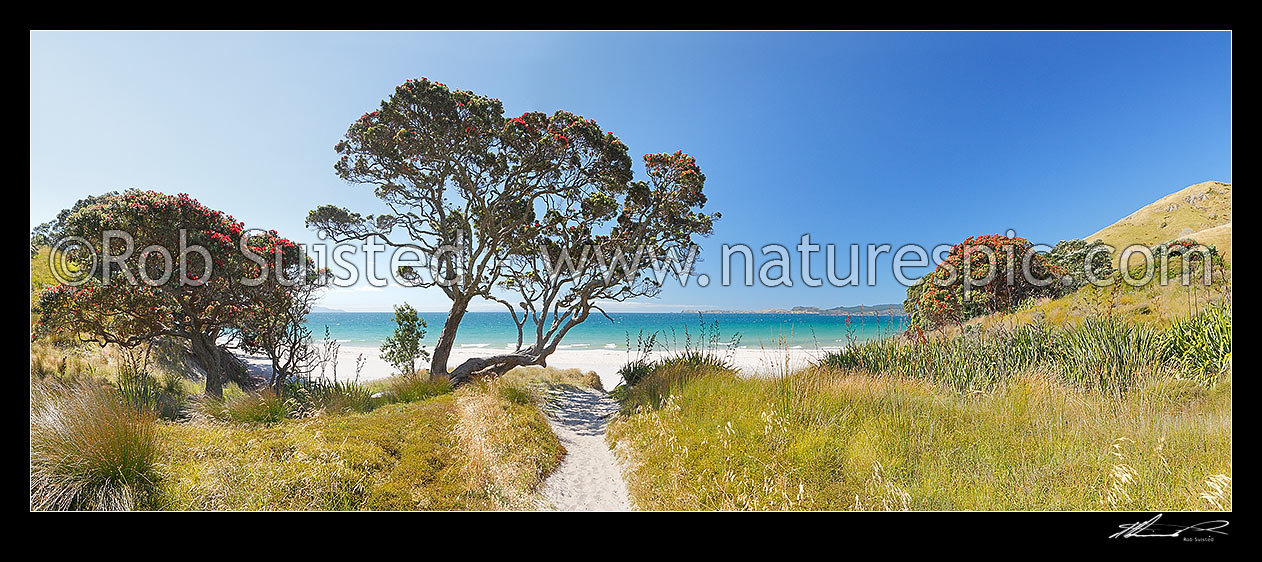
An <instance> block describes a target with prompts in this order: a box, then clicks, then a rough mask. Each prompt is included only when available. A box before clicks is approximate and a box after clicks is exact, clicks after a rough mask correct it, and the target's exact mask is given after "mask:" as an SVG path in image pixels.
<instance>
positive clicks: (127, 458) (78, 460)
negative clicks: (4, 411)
mask: <svg viewBox="0 0 1262 562" xmlns="http://www.w3.org/2000/svg"><path fill="white" fill-rule="evenodd" d="M30 423H31V507H32V508H33V509H39V510H67V509H88V510H129V509H133V508H137V507H145V506H147V505H148V504H149V503H150V502H151V501H152V500H153V498H154V496H155V495H156V491H157V489H158V486H159V483H160V476H159V472H158V471H157V469H156V467H155V461H156V460H157V458H158V457H159V455H160V447H159V441H158V439H157V436H156V421H155V418H154V415H153V413H152V412H150V411H147V410H138V409H136V408H133V407H132V406H131V405H130V404H128V403H126V401H125V399H124V398H123V397H121V396H120V395H119V394H118V393H117V392H116V391H115V390H114V389H112V388H109V387H107V386H103V385H101V384H99V383H95V382H92V381H81V382H76V383H58V382H40V381H35V382H32V386H31V422H30Z"/></svg>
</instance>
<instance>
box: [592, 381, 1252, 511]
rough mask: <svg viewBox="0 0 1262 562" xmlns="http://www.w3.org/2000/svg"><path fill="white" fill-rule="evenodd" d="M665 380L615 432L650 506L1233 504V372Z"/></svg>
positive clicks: (642, 499) (637, 497)
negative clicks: (1100, 379) (1205, 378)
mask: <svg viewBox="0 0 1262 562" xmlns="http://www.w3.org/2000/svg"><path fill="white" fill-rule="evenodd" d="M658 376H659V374H654V375H653V378H656V377H658ZM660 376H661V377H663V378H671V379H672V380H673V381H675V382H671V383H670V384H669V385H667V384H665V383H661V384H662V388H667V387H668V388H669V390H668V391H665V392H663V391H661V390H658V391H654V392H653V393H652V395H653V396H661V395H663V394H664V395H665V398H663V399H662V400H661V401H660V403H658V404H656V405H654V404H653V403H652V401H642V402H640V403H639V404H640V405H639V406H637V407H636V408H635V409H634V410H633V411H632V412H630V413H626V414H624V415H623V416H621V417H620V418H619V419H618V420H616V421H615V422H614V423H613V424H611V426H610V430H609V431H610V440H611V443H613V444H614V446H615V451H616V453H617V454H618V455H619V456H620V457H621V458H622V459H623V460H624V462H625V465H626V466H627V467H628V468H627V472H626V476H627V478H628V485H629V487H630V491H631V495H632V499H633V501H634V503H635V504H636V505H637V506H638V507H640V508H643V509H686V510H691V509H864V510H872V509H878V510H879V509H923V510H929V509H941V510H1003V509H1012V510H1030V509H1039V510H1060V509H1065V510H1096V509H1142V510H1181V509H1193V510H1195V509H1230V507H1231V497H1230V478H1231V400H1230V395H1231V394H1230V388H1231V381H1230V375H1229V374H1228V375H1226V376H1225V377H1224V378H1222V379H1220V380H1219V381H1218V383H1217V384H1215V385H1212V386H1206V385H1204V384H1199V383H1196V382H1193V381H1188V380H1180V379H1171V378H1162V377H1144V378H1142V379H1140V380H1137V381H1136V384H1135V385H1133V387H1132V388H1131V389H1130V390H1129V391H1127V392H1125V393H1122V394H1120V395H1114V394H1110V393H1101V392H1086V391H1082V390H1079V389H1077V388H1073V387H1071V386H1069V385H1067V384H1066V383H1065V382H1064V381H1062V380H1061V379H1060V377H1058V376H1055V375H1052V374H1048V373H1041V372H1037V371H1035V372H1031V373H1030V374H1027V375H1025V376H1021V377H1015V378H1011V379H1009V380H1007V381H1006V382H1005V383H1004V384H1000V385H996V386H995V387H993V388H992V389H991V390H990V391H988V392H964V393H961V392H958V391H955V390H952V389H950V388H948V387H943V386H941V385H938V384H933V383H931V382H929V381H926V380H913V379H909V378H904V377H896V376H885V377H872V376H866V375H862V374H857V373H847V372H842V371H837V370H833V369H828V368H823V367H816V368H813V369H808V370H805V371H801V372H798V373H795V374H792V375H790V376H787V377H777V378H771V379H766V378H764V379H747V378H740V377H736V376H733V375H732V374H731V373H722V372H711V373H697V374H694V375H692V376H684V377H681V376H680V374H679V373H661V374H660ZM642 384H654V382H653V380H652V378H650V379H649V380H648V381H646V382H645V383H642ZM641 392H646V393H647V391H638V390H635V389H632V392H631V393H630V395H631V397H633V398H634V397H635V396H637V395H639V394H640V393H641Z"/></svg>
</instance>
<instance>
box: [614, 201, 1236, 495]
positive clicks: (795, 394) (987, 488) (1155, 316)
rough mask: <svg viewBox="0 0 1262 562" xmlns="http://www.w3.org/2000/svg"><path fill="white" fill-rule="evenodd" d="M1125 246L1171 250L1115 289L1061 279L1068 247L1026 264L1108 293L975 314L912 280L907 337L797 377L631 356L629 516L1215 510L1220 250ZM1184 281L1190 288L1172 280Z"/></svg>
mask: <svg viewBox="0 0 1262 562" xmlns="http://www.w3.org/2000/svg"><path fill="white" fill-rule="evenodd" d="M1198 185H1200V186H1201V187H1204V186H1205V185H1206V184H1198ZM1211 188H1212V189H1216V190H1219V191H1221V190H1223V189H1226V190H1229V189H1230V186H1229V185H1227V184H1213V185H1212V186H1211ZM1189 189H1190V190H1195V189H1200V187H1198V186H1193V187H1192V188H1189ZM1185 191H1187V190H1185ZM1215 192H1216V193H1217V191H1215ZM1228 192H1229V191H1228ZM1180 193H1182V192H1180ZM1182 197H1183V196H1180V198H1182ZM1186 197H1189V198H1192V199H1195V201H1205V200H1207V199H1208V200H1210V201H1211V202H1212V201H1214V199H1212V198H1210V196H1208V195H1207V196H1205V197H1204V198H1200V199H1196V198H1195V197H1193V196H1192V195H1187V196H1186ZM1197 197H1199V195H1198V196H1197ZM1167 199H1168V198H1167ZM1162 201H1165V199H1163V200H1162ZM1159 203H1160V202H1159ZM1229 209H1230V207H1229V206H1228V207H1227V211H1229ZM1170 210H1171V211H1174V210H1177V209H1176V208H1173V207H1172V208H1170ZM1219 213H1222V214H1221V215H1216V216H1223V217H1225V216H1226V215H1225V213H1226V212H1225V211H1222V210H1221V209H1220V210H1219ZM1210 214H1214V213H1210ZM1148 216H1151V215H1148ZM1183 218H1184V219H1186V217H1183ZM1226 226H1227V228H1230V223H1227V225H1226ZM1154 228H1155V229H1160V228H1162V227H1155V225H1144V224H1142V223H1138V222H1136V221H1135V220H1134V216H1132V217H1130V218H1129V220H1128V222H1126V225H1125V231H1126V232H1131V233H1135V232H1146V231H1148V230H1154ZM1212 228H1217V227H1211V229H1212ZM1101 232H1103V233H1104V234H1106V235H1108V234H1110V233H1113V232H1115V230H1110V229H1105V230H1103V231H1101ZM1091 238H1092V239H1095V238H1094V237H1091ZM974 240H976V239H974ZM982 240H983V245H987V246H990V247H991V248H992V249H999V248H997V246H998V247H1002V246H1003V245H1005V244H1010V245H1013V246H1024V244H1023V243H1022V241H1020V240H1012V239H1005V238H1003V237H984V238H983V239H982ZM1119 240H1126V238H1110V241H1111V242H1112V243H1114V244H1116V243H1118V242H1119ZM990 242H993V243H990ZM1141 243H1144V244H1151V245H1153V248H1152V251H1153V254H1154V255H1158V256H1160V255H1166V256H1168V257H1170V259H1169V260H1168V261H1166V262H1164V263H1161V264H1160V265H1158V267H1157V268H1156V269H1157V271H1155V272H1153V275H1151V276H1150V277H1147V278H1144V276H1143V275H1139V273H1142V272H1137V271H1130V270H1128V271H1126V273H1127V274H1135V275H1131V277H1132V278H1135V279H1144V281H1143V282H1141V283H1126V282H1123V281H1122V280H1121V275H1122V274H1123V272H1122V271H1121V270H1119V269H1118V268H1117V267H1115V266H1116V265H1117V262H1110V261H1100V260H1086V259H1082V260H1080V261H1078V264H1077V268H1076V269H1070V268H1068V267H1066V265H1068V264H1070V263H1072V259H1071V258H1080V257H1085V254H1086V251H1087V250H1089V249H1090V248H1092V247H1094V246H1096V245H1098V244H1100V243H1099V242H1085V241H1083V240H1077V241H1069V242H1063V243H1061V244H1058V245H1057V246H1056V247H1055V248H1054V249H1053V251H1052V252H1050V253H1049V254H1047V255H1045V256H1043V259H1044V260H1045V265H1044V267H1046V268H1047V272H1048V273H1055V274H1057V275H1065V274H1068V275H1070V276H1076V275H1080V274H1082V273H1083V271H1085V270H1087V269H1091V270H1092V273H1093V274H1097V275H1098V276H1100V277H1101V278H1106V279H1108V278H1111V279H1113V280H1115V281H1117V282H1115V283H1113V284H1111V285H1108V286H1105V287H1099V286H1095V285H1092V284H1083V283H1067V284H1058V285H1053V286H1050V288H1049V289H1047V290H1046V291H1042V290H1032V291H1029V292H1027V293H1025V294H1022V295H1020V296H1018V295H1016V294H1012V293H1005V292H1002V291H999V290H992V289H990V288H987V287H984V286H983V287H982V288H981V291H979V293H981V296H982V300H981V301H980V302H979V303H977V304H975V305H973V308H972V309H970V308H968V307H965V306H960V303H961V302H963V300H962V299H961V298H960V297H962V293H963V288H962V287H960V286H958V285H957V286H948V287H947V288H946V289H944V290H942V291H940V292H938V293H937V294H930V295H926V294H925V293H926V291H925V286H924V285H918V286H914V287H912V288H910V289H909V290H908V302H907V303H906V304H905V307H906V308H907V309H908V311H909V312H910V313H911V315H912V318H911V320H912V327H911V329H909V330H907V331H906V332H904V333H903V334H901V335H899V336H896V337H888V338H882V339H876V340H870V341H864V342H851V343H850V345H848V346H846V347H844V348H843V349H841V350H839V351H836V352H833V353H829V354H826V355H824V356H822V357H821V358H820V359H819V360H818V361H817V362H816V364H815V365H813V366H812V367H810V368H807V369H802V370H793V369H789V368H788V367H787V365H788V361H787V359H786V361H785V362H784V365H785V368H783V369H780V370H778V372H776V373H774V376H770V377H748V376H742V375H741V373H739V372H738V371H737V370H736V369H734V368H733V367H732V366H731V365H730V364H729V363H728V362H727V361H725V359H724V355H723V353H722V352H721V351H722V350H721V349H716V348H714V347H713V346H708V347H707V346H702V347H701V348H700V349H696V348H694V349H691V350H690V352H689V353H682V354H673V355H671V354H668V355H667V356H666V357H665V358H662V359H659V360H657V361H653V362H645V361H638V362H636V361H633V362H632V363H630V364H629V365H628V366H627V367H625V368H624V372H625V374H624V378H626V380H627V381H628V383H627V384H626V385H624V386H622V387H619V388H618V389H616V390H615V391H614V395H615V396H617V397H618V398H619V399H620V400H621V401H622V404H623V408H624V410H623V415H622V416H620V417H619V419H618V420H616V421H615V423H613V424H612V426H611V428H610V433H609V440H610V444H611V446H612V447H613V448H614V450H615V451H616V452H617V454H618V455H619V457H620V458H621V459H622V460H623V462H624V469H625V471H626V472H625V474H626V478H627V481H628V486H629V488H630V492H631V497H632V501H633V502H634V503H635V504H636V506H637V507H639V508H641V509H860V510H907V509H930V510H957V509H969V510H975V509H1001V510H1028V509H1045V510H1098V509H1123V510H1230V509H1231V507H1232V504H1231V473H1232V470H1231V380H1232V377H1231V373H1232V352H1231V349H1232V348H1231V264H1230V261H1229V259H1226V258H1225V256H1227V255H1229V254H1228V253H1227V252H1220V251H1219V250H1218V249H1217V247H1216V246H1210V245H1203V244H1199V243H1198V241H1196V240H1194V239H1190V238H1188V237H1186V236H1183V237H1178V238H1173V239H1170V238H1166V239H1161V238H1155V239H1154V238H1146V239H1144V240H1143V241H1142V242H1141ZM1227 243H1228V244H1229V243H1230V239H1229V238H1228V239H1227ZM959 248H960V247H959V246H957V250H958V249H959ZM1192 248H1196V249H1198V250H1200V251H1199V252H1192V253H1190V252H1188V251H1187V250H1190V249H1192ZM953 253H954V252H953ZM1001 253H1002V252H1001ZM956 255H958V256H960V257H961V258H963V257H964V256H965V255H966V254H964V253H963V252H959V253H956ZM1016 255H1020V254H1019V253H1017V254H1016ZM1106 259H1107V258H1106ZM955 263H956V266H957V267H959V269H960V270H962V271H963V270H965V267H968V266H971V265H975V264H969V265H968V266H966V265H964V264H963V263H960V260H957V261H956V262H955ZM1159 263H1160V262H1159ZM974 271H976V269H974ZM1184 274H1188V275H1187V276H1186V279H1188V280H1189V281H1190V282H1189V283H1187V284H1183V283H1179V282H1177V280H1178V279H1181V278H1185V277H1184ZM975 279H979V280H980V279H982V277H975ZM1168 280H1175V282H1170V283H1167V282H1166V281H1168ZM974 289H975V288H974ZM956 299H959V300H956ZM926 309H929V310H926ZM782 351H783V352H784V353H785V354H786V357H787V352H788V350H787V349H785V350H782ZM627 375H631V376H630V377H627Z"/></svg>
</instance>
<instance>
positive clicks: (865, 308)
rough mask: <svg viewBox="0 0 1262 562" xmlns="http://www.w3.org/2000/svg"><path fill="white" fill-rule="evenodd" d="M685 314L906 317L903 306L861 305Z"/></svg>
mask: <svg viewBox="0 0 1262 562" xmlns="http://www.w3.org/2000/svg"><path fill="white" fill-rule="evenodd" d="M680 312H683V313H711V314H823V315H831V316H845V315H852V316H906V313H905V312H903V305H901V304H861V305H858V306H837V307H833V308H820V307H818V306H795V307H793V308H764V309H761V310H717V309H715V310H682V311H680Z"/></svg>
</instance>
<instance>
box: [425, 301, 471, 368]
mask: <svg viewBox="0 0 1262 562" xmlns="http://www.w3.org/2000/svg"><path fill="white" fill-rule="evenodd" d="M468 308H469V301H467V300H459V301H452V303H451V311H450V312H448V313H447V321H446V322H444V323H443V330H442V331H441V332H439V334H438V341H437V342H435V343H434V354H433V355H432V356H431V357H430V363H429V376H430V377H431V378H434V377H444V376H448V375H449V374H450V373H448V372H447V359H448V358H449V357H451V346H452V345H453V344H455V343H456V330H458V329H459V328H460V320H461V319H462V318H464V313H465V312H466V311H467V310H468Z"/></svg>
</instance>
